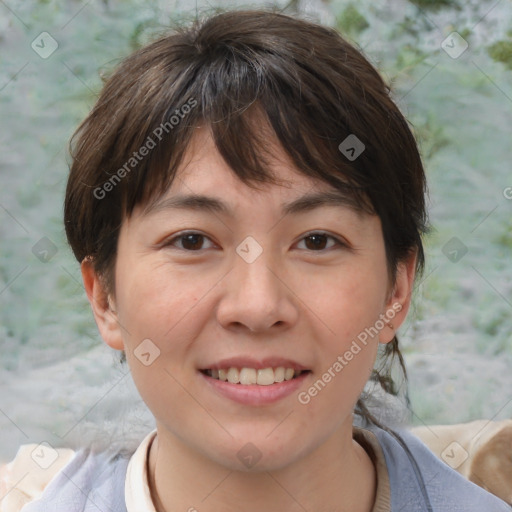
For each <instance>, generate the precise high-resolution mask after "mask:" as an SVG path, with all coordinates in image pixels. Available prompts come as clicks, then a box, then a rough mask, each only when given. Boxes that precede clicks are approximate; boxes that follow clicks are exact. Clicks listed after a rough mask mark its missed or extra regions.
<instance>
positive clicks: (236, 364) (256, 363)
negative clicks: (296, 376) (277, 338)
mask: <svg viewBox="0 0 512 512" xmlns="http://www.w3.org/2000/svg"><path fill="white" fill-rule="evenodd" d="M280 366H282V367H283V368H293V369H294V370H299V371H302V370H308V368H307V367H306V366H304V365H302V364H300V363H297V362H296V361H293V360H291V359H285V358H282V357H266V358H264V359H254V358H253V357H230V358H228V359H222V360H221V361H218V362H216V363H212V364H210V365H208V366H205V367H203V368H201V369H202V370H223V369H226V368H254V369H256V370H262V369H264V368H279V367H280Z"/></svg>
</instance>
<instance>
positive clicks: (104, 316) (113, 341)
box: [80, 258, 124, 350]
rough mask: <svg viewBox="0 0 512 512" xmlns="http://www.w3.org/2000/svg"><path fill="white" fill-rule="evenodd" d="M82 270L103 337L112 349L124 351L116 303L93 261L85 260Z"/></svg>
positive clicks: (85, 286)
mask: <svg viewBox="0 0 512 512" xmlns="http://www.w3.org/2000/svg"><path fill="white" fill-rule="evenodd" d="M80 268H81V271H82V279H83V282H84V288H85V292H86V293H87V298H88V299H89V302H90V304H91V308H92V312H93V314H94V320H96V325H97V326H98V330H99V331H100V334H101V337H102V338H103V340H104V341H105V343H106V344H107V345H109V346H110V347H112V348H114V349H116V350H124V342H123V337H122V333H121V327H120V325H119V322H118V319H117V313H116V311H115V303H114V302H113V300H112V299H111V297H110V296H109V295H108V294H107V292H106V290H105V287H104V284H103V282H102V280H101V279H100V277H99V276H98V274H97V273H96V272H95V270H94V267H93V264H92V261H91V260H90V259H89V258H84V260H83V261H82V264H81V266H80Z"/></svg>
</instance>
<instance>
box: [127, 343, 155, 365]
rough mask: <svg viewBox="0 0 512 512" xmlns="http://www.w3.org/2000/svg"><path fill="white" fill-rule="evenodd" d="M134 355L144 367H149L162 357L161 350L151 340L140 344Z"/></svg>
mask: <svg viewBox="0 0 512 512" xmlns="http://www.w3.org/2000/svg"><path fill="white" fill-rule="evenodd" d="M133 353H134V355H135V357H136V358H137V359H138V360H139V361H140V362H141V363H142V364H143V365H144V366H149V365H151V364H153V362H154V361H155V359H157V358H158V357H159V356H160V349H159V348H158V347H157V346H156V345H155V344H154V343H153V342H152V341H151V340H150V339H149V338H146V339H145V340H143V341H142V342H141V343H139V345H138V346H137V348H136V349H135V350H134V351H133Z"/></svg>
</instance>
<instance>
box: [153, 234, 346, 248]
mask: <svg viewBox="0 0 512 512" xmlns="http://www.w3.org/2000/svg"><path fill="white" fill-rule="evenodd" d="M190 235H198V236H200V237H203V239H209V238H208V237H207V236H206V235H203V234H202V233H199V232H197V231H187V232H185V233H181V234H179V235H177V236H174V237H173V238H170V239H169V240H167V241H165V242H164V243H163V244H162V247H172V246H173V245H174V242H175V241H176V240H180V239H183V238H185V237H187V236H190ZM315 235H321V236H325V237H326V238H327V239H331V240H334V242H335V244H334V245H333V246H331V247H328V248H327V249H321V250H318V251H315V250H310V251H308V252H319V253H322V252H325V251H327V250H329V249H332V248H333V247H335V246H338V247H345V248H347V247H348V245H347V243H345V242H343V241H342V240H340V239H339V238H337V237H335V236H333V235H330V234H329V233H326V232H324V231H311V232H310V233H307V234H306V235H304V236H303V237H302V238H301V239H300V242H302V241H303V240H305V239H306V238H309V237H312V236H315ZM175 248H176V249H178V250H180V251H185V252H201V251H202V250H203V249H198V250H190V249H184V248H182V247H175Z"/></svg>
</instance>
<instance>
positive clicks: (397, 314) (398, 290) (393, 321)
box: [379, 251, 417, 343]
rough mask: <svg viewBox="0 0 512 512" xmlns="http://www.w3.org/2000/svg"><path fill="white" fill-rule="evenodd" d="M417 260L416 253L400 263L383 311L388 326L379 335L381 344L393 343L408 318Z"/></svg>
mask: <svg viewBox="0 0 512 512" xmlns="http://www.w3.org/2000/svg"><path fill="white" fill-rule="evenodd" d="M416 258H417V252H416V251H414V252H412V253H411V254H410V256H408V257H407V259H406V260H404V261H401V262H400V263H398V267H397V271H396V279H395V284H394V286H393V289H392V290H391V293H390V294H389V297H388V300H387V302H386V309H385V311H383V314H384V316H385V322H386V324H387V325H386V326H385V327H384V329H382V330H381V331H380V333H379V342H380V343H389V342H390V341H392V340H393V338H394V337H395V335H396V331H397V329H398V328H399V327H400V326H401V325H402V323H403V322H404V320H405V318H406V317H407V313H408V311H409V306H410V305H411V297H412V290H413V287H414V277H415V275H416Z"/></svg>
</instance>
